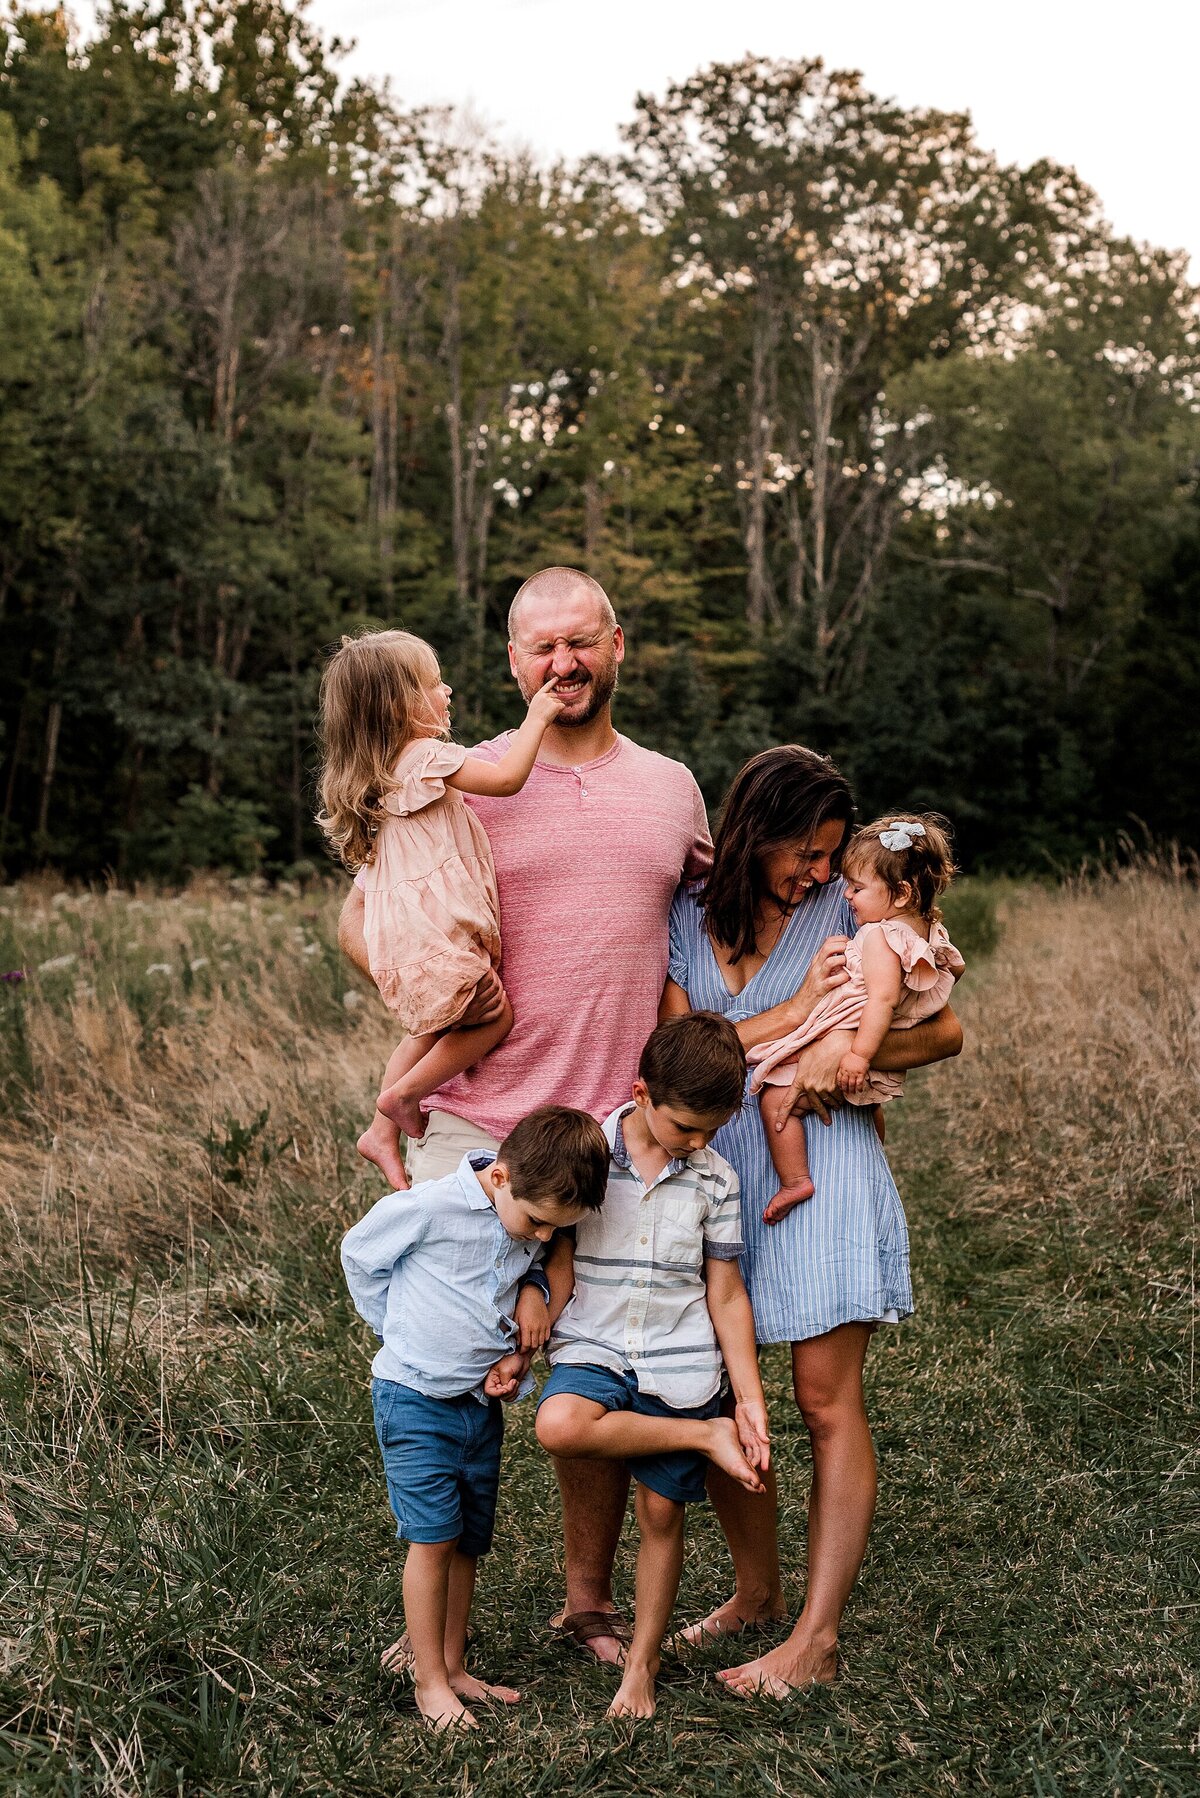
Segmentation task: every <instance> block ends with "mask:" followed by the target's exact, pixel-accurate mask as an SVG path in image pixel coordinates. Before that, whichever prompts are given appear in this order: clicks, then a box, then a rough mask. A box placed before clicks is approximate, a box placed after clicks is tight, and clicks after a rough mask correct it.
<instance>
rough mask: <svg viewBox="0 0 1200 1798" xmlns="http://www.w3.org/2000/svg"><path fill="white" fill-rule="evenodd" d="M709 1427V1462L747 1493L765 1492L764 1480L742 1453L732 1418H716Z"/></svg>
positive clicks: (707, 1452) (705, 1451)
mask: <svg viewBox="0 0 1200 1798" xmlns="http://www.w3.org/2000/svg"><path fill="white" fill-rule="evenodd" d="M708 1427H709V1430H710V1432H711V1435H710V1437H709V1442H708V1446H707V1447H706V1448H705V1449H704V1453H705V1454H706V1455H707V1456H708V1458H709V1460H710V1461H712V1462H713V1464H714V1465H715V1466H717V1467H719V1468H720V1469H721V1471H722V1472H723V1473H727V1474H728V1475H729V1477H730V1479H733V1480H736V1481H737V1482H738V1485H739V1486H744V1487H745V1488H746V1490H747V1492H765V1491H766V1487H765V1486H764V1485H763V1483H762V1480H761V1479H760V1478H759V1476H758V1474H757V1473H756V1472H755V1470H754V1468H753V1467H751V1465H750V1463H749V1461H747V1459H746V1457H745V1455H744V1454H743V1453H742V1445H741V1443H740V1442H739V1441H738V1433H737V1427H736V1425H735V1424H734V1421H733V1419H732V1417H714V1418H713V1420H712V1422H711V1423H710V1424H709V1426H708Z"/></svg>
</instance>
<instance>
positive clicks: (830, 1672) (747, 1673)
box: [717, 1637, 838, 1698]
mask: <svg viewBox="0 0 1200 1798" xmlns="http://www.w3.org/2000/svg"><path fill="white" fill-rule="evenodd" d="M837 1671H838V1660H837V1646H836V1644H835V1645H834V1646H833V1647H832V1648H830V1647H822V1646H818V1644H817V1643H815V1642H812V1641H807V1642H797V1641H796V1640H795V1638H794V1637H789V1638H788V1640H787V1641H786V1642H781V1643H780V1645H779V1647H778V1648H772V1649H771V1650H770V1651H769V1652H768V1653H767V1654H761V1655H759V1657H758V1659H757V1660H754V1661H747V1662H746V1663H745V1665H744V1666H741V1667H728V1668H726V1669H725V1670H724V1671H723V1672H721V1673H718V1675H717V1678H718V1679H721V1680H724V1682H725V1685H726V1687H727V1689H728V1690H729V1691H731V1692H735V1693H736V1694H737V1696H738V1697H739V1698H749V1697H751V1696H752V1695H753V1694H754V1693H756V1692H765V1693H766V1695H767V1696H768V1697H769V1698H786V1697H787V1696H788V1694H789V1693H790V1692H795V1691H804V1690H805V1688H806V1687H808V1686H831V1685H832V1684H833V1682H834V1680H835V1679H836V1678H837Z"/></svg>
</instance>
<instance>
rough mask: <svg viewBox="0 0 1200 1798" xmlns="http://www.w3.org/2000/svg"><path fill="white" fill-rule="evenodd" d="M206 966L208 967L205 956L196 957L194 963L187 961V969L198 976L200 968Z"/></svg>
mask: <svg viewBox="0 0 1200 1798" xmlns="http://www.w3.org/2000/svg"><path fill="white" fill-rule="evenodd" d="M207 966H208V957H207V955H197V957H196V959H195V960H194V961H189V963H188V967H189V968H190V969H191V970H192V973H193V974H198V973H199V972H200V969H201V968H206V967H207Z"/></svg>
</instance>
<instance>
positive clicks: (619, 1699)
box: [607, 1667, 654, 1717]
mask: <svg viewBox="0 0 1200 1798" xmlns="http://www.w3.org/2000/svg"><path fill="white" fill-rule="evenodd" d="M607 1715H608V1716H610V1717H652V1716H653V1715H654V1675H653V1673H651V1671H650V1669H649V1667H626V1669H625V1677H624V1678H623V1679H622V1681H621V1684H620V1686H619V1687H618V1688H617V1695H616V1697H615V1698H614V1699H613V1701H612V1703H611V1704H610V1705H609V1707H608V1711H607Z"/></svg>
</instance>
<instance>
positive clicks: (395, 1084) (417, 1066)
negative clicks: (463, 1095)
mask: <svg viewBox="0 0 1200 1798" xmlns="http://www.w3.org/2000/svg"><path fill="white" fill-rule="evenodd" d="M512 1027H513V1012H512V1006H511V1005H510V1004H509V1002H508V998H507V995H506V996H505V1000H504V1010H503V1011H502V1012H501V1014H500V1016H499V1017H498V1018H496V1019H495V1021H494V1022H493V1023H491V1024H478V1025H476V1027H475V1028H474V1029H473V1030H444V1031H442V1033H441V1034H440V1035H439V1036H420V1037H417V1038H416V1039H415V1041H414V1043H413V1047H414V1048H415V1047H416V1046H417V1045H418V1044H420V1045H421V1053H420V1055H419V1056H418V1057H417V1059H416V1060H415V1061H414V1062H413V1063H412V1065H411V1066H410V1067H408V1068H407V1069H406V1070H405V1071H404V1072H403V1073H402V1074H400V1075H399V1077H398V1078H395V1079H391V1080H390V1081H389V1076H390V1075H391V1063H390V1062H389V1063H388V1071H387V1074H386V1075H385V1076H384V1079H385V1085H384V1088H383V1091H382V1092H381V1093H380V1095H379V1098H378V1100H377V1104H378V1108H379V1110H380V1111H381V1112H383V1114H384V1116H385V1117H389V1118H391V1120H392V1122H393V1123H394V1124H398V1125H399V1126H400V1128H401V1130H403V1132H404V1134H405V1136H420V1134H421V1129H422V1125H421V1107H420V1103H419V1101H420V1100H421V1099H427V1098H428V1097H429V1095H430V1093H434V1092H436V1091H437V1089H438V1087H439V1086H444V1085H445V1083H446V1081H447V1080H453V1078H454V1076H455V1075H456V1074H463V1073H465V1072H466V1070H467V1069H468V1068H470V1067H474V1065H475V1063H476V1062H477V1061H482V1060H483V1057H484V1056H485V1055H489V1054H490V1053H491V1051H492V1050H493V1049H494V1048H495V1047H496V1045H497V1043H502V1042H503V1041H504V1039H505V1037H506V1036H507V1035H508V1033H509V1031H510V1030H511V1029H512Z"/></svg>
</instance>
